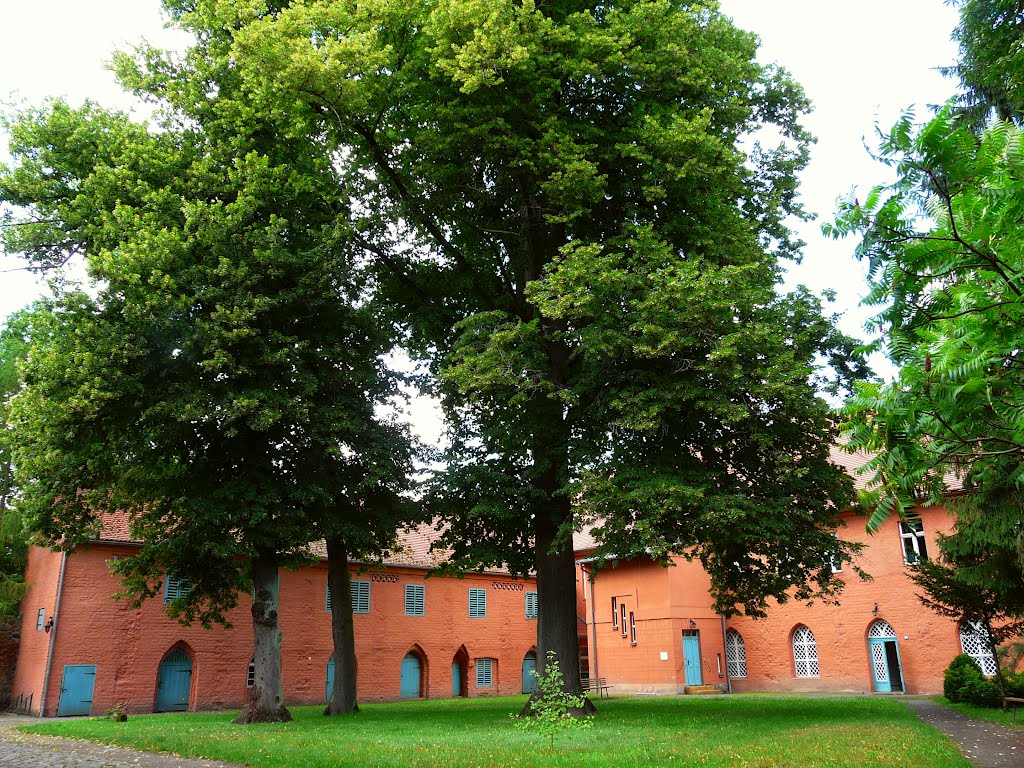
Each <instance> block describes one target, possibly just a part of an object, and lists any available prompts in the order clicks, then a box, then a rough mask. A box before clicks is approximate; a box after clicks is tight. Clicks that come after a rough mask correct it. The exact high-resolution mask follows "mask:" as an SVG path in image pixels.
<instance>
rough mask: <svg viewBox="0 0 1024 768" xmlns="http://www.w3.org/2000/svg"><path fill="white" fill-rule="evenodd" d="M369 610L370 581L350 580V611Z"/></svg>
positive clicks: (364, 611) (360, 611)
mask: <svg viewBox="0 0 1024 768" xmlns="http://www.w3.org/2000/svg"><path fill="white" fill-rule="evenodd" d="M369 612H370V582H368V581H353V582H352V613H369Z"/></svg>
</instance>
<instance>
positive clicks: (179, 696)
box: [156, 648, 192, 712]
mask: <svg viewBox="0 0 1024 768" xmlns="http://www.w3.org/2000/svg"><path fill="white" fill-rule="evenodd" d="M191 690H192V657H191V656H189V655H188V652H187V651H186V650H185V649H184V648H172V649H171V650H170V651H168V652H167V655H165V656H164V658H163V660H162V661H161V662H160V667H159V670H158V672H157V685H156V711H157V712H185V711H187V710H188V700H189V693H190V692H191Z"/></svg>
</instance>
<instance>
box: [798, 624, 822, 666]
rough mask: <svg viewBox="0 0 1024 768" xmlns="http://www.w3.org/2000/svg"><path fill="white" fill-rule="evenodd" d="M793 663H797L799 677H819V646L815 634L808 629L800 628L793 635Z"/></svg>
mask: <svg viewBox="0 0 1024 768" xmlns="http://www.w3.org/2000/svg"><path fill="white" fill-rule="evenodd" d="M793 661H794V662H796V676H797V677H818V676H819V675H820V674H821V670H820V668H819V667H818V644H817V642H815V640H814V633H813V632H811V630H810V629H808V628H807V627H799V628H797V630H796V632H794V633H793Z"/></svg>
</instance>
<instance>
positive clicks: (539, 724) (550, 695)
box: [512, 651, 594, 753]
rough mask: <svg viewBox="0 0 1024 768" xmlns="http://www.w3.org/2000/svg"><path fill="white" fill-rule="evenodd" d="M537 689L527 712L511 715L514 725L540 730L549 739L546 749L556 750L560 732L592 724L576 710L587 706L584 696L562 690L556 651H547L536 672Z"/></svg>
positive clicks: (587, 726) (591, 719)
mask: <svg viewBox="0 0 1024 768" xmlns="http://www.w3.org/2000/svg"><path fill="white" fill-rule="evenodd" d="M532 674H533V676H534V677H535V678H537V688H536V691H535V692H534V694H533V697H532V698H531V699H530V702H529V705H528V706H529V708H530V709H529V713H528V714H527V715H525V716H519V717H517V716H516V715H512V719H513V720H514V721H515V726H516V728H524V729H526V730H532V731H536V732H537V733H539V734H540V735H541V736H542V737H544V738H546V739H548V752H549V753H551V752H553V751H554V749H555V735H556V734H558V733H560V732H561V731H566V730H570V729H574V728H589V727H590V726H591V725H593V721H594V718H593V717H589V716H587V717H581V716H579V713H580V712H581V711H582V710H583V709H584V708H585V707H586V704H587V696H586V694H583V695H582V696H573V695H572V694H570V693H566V692H565V691H563V690H562V682H563V677H562V671H561V670H560V669H559V667H558V662H557V661H556V660H555V652H554V651H548V653H547V663H546V664H545V665H544V672H543V673H541V674H538V673H537V671H536V670H534V671H533V673H532Z"/></svg>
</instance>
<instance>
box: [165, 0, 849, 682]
mask: <svg viewBox="0 0 1024 768" xmlns="http://www.w3.org/2000/svg"><path fill="white" fill-rule="evenodd" d="M181 10H183V11H186V16H187V18H189V19H191V20H192V22H193V23H196V24H205V25H208V26H209V28H210V29H229V30H233V31H234V35H235V40H236V44H235V47H234V49H233V51H234V59H235V60H236V61H237V62H238V63H239V66H240V70H241V72H242V74H243V76H245V77H246V78H248V83H249V87H250V88H252V90H253V92H254V93H255V94H256V95H257V98H259V99H260V100H261V101H260V103H261V104H262V105H263V107H262V108H263V109H264V110H265V111H267V112H270V113H273V114H289V115H291V116H292V120H293V125H294V126H295V128H296V129H297V130H306V131H309V132H310V133H311V135H314V136H318V137H320V136H326V137H328V138H329V140H330V141H333V142H334V143H335V144H336V146H338V147H339V148H340V149H341V150H342V151H343V152H344V156H345V158H346V160H347V162H348V164H349V165H348V167H349V169H350V172H349V173H348V174H347V175H346V177H345V182H346V185H347V189H348V191H349V194H351V195H352V196H353V197H354V198H355V199H356V200H357V201H358V203H359V204H358V206H357V207H356V208H355V209H354V211H355V213H356V214H358V216H359V217H360V218H359V221H358V228H359V229H360V231H361V232H363V233H372V234H373V237H367V238H365V241H364V246H365V247H366V249H367V251H368V253H369V254H370V255H372V257H373V259H374V261H375V263H376V265H377V266H378V267H379V270H380V271H379V274H380V275H381V281H382V287H381V290H382V294H383V295H384V296H386V297H388V298H389V299H390V300H391V302H392V303H393V304H394V307H395V313H396V316H397V317H398V318H400V319H401V320H402V321H403V322H404V323H405V325H406V328H407V331H408V339H409V346H410V348H411V349H412V350H413V352H414V354H417V355H419V356H421V357H423V358H427V359H429V361H430V370H431V374H432V377H431V384H432V386H433V388H434V392H435V393H436V394H438V395H439V396H440V397H441V400H442V403H443V405H444V408H445V410H446V412H447V414H448V416H449V419H450V423H451V424H452V425H453V426H452V430H453V434H452V438H453V439H452V449H451V451H450V452H449V454H448V456H447V467H446V469H445V471H444V472H442V473H441V474H440V475H439V476H438V477H437V479H436V483H435V486H434V489H433V492H432V495H431V499H430V500H431V504H432V505H433V509H434V510H435V511H437V512H439V513H443V514H444V515H445V519H446V520H447V526H448V527H447V536H446V540H445V543H447V544H448V545H450V546H451V547H452V549H453V553H454V554H453V564H455V565H457V566H459V567H466V568H468V567H475V566H482V565H486V564H493V563H496V562H505V563H507V564H508V565H509V566H510V567H511V568H512V569H513V570H514V571H516V572H520V573H523V572H526V571H529V570H531V569H532V570H534V571H535V572H536V575H537V581H538V590H539V592H540V600H539V621H538V657H539V658H540V659H542V660H543V659H547V658H548V651H554V653H555V658H556V659H557V660H558V661H559V663H560V668H561V669H562V671H563V672H564V673H565V688H566V689H567V690H570V691H579V689H580V681H579V673H578V646H577V637H576V613H575V583H574V578H575V571H574V563H573V551H572V546H571V541H570V535H571V533H572V531H573V530H574V529H575V528H577V527H578V526H579V525H581V523H582V521H583V518H587V519H590V520H591V521H595V520H601V521H602V522H603V525H602V527H601V528H600V530H601V532H602V535H603V537H604V544H605V547H606V548H607V549H608V550H610V551H615V552H617V553H618V554H620V555H622V554H630V553H641V552H645V551H646V552H649V553H652V554H653V555H654V556H655V557H657V558H667V556H668V554H669V553H670V552H673V551H683V552H685V553H687V554H689V555H691V556H694V557H699V558H700V560H701V561H702V562H703V564H704V565H705V567H706V568H707V569H708V571H709V573H710V574H711V577H712V584H713V589H714V592H715V597H716V600H717V604H718V606H719V607H720V608H721V609H722V610H724V611H733V610H738V609H743V610H746V611H747V612H748V613H754V614H757V613H760V612H763V610H764V607H765V604H766V600H767V599H768V598H769V597H777V598H780V599H785V597H786V596H787V595H788V594H790V589H791V588H792V587H793V586H794V585H795V586H796V591H797V594H798V595H799V596H800V597H811V596H817V595H826V596H827V595H831V594H833V593H834V590H835V589H836V587H837V580H835V579H834V578H833V575H832V573H831V569H830V568H828V567H825V562H826V560H827V556H828V553H829V552H830V551H832V550H833V549H834V548H835V547H836V542H835V539H834V538H833V536H832V535H831V531H832V530H834V528H835V526H836V525H837V524H838V517H837V510H838V507H839V506H840V505H842V504H843V503H844V502H845V501H846V499H847V497H848V494H849V493H850V490H851V487H850V483H849V481H848V479H847V478H845V476H844V475H843V473H842V472H841V471H840V470H839V469H837V468H836V467H834V466H832V465H830V464H829V463H828V461H827V453H828V446H829V444H830V442H831V440H832V437H833V430H832V425H831V422H830V417H829V413H828V409H827V408H826V406H825V404H824V403H823V402H822V401H821V400H820V399H818V398H817V397H816V396H815V393H814V391H813V388H812V385H811V382H810V379H811V378H812V377H813V376H814V371H815V368H814V360H815V357H816V355H819V354H821V355H824V356H826V357H828V358H830V359H832V360H835V361H837V362H842V363H843V364H845V363H847V362H849V361H850V354H849V353H850V344H849V340H847V339H844V338H841V337H838V336H837V335H836V334H835V332H834V331H833V329H832V327H831V325H830V324H829V323H828V322H827V321H825V320H824V319H823V318H822V314H821V308H820V306H819V305H818V303H817V302H816V300H814V299H813V298H812V297H810V296H808V295H807V294H806V293H805V292H797V293H795V294H793V295H791V296H789V297H786V298H785V299H779V298H777V296H776V294H775V287H776V283H777V280H778V277H779V267H778V265H777V259H778V257H780V256H791V255H795V254H796V252H797V250H798V247H799V244H798V243H796V242H794V241H793V239H792V238H791V236H790V233H789V232H788V230H787V229H786V226H785V223H784V221H785V219H786V217H787V216H790V215H793V214H797V215H799V213H800V211H799V207H798V205H797V203H796V200H795V195H796V192H795V187H796V181H795V173H796V171H797V170H798V169H799V168H800V167H802V165H803V164H804V161H805V159H806V151H805V150H806V144H807V141H808V137H807V135H806V134H805V133H804V131H803V130H802V129H801V128H800V126H799V124H798V122H797V119H798V116H799V114H800V113H801V112H802V111H804V110H805V109H806V107H807V103H806V101H805V99H804V97H803V95H802V93H801V91H800V89H799V88H798V87H797V86H796V85H795V84H794V83H793V82H792V81H791V80H790V79H789V77H788V76H787V75H786V74H785V73H784V72H782V71H780V70H778V69H776V68H774V67H766V66H762V65H760V64H758V63H756V62H755V60H754V55H755V51H756V39H755V37H754V36H753V35H751V34H749V33H746V32H742V31H740V30H738V29H736V28H735V27H734V26H733V25H732V23H731V22H730V20H729V19H728V18H726V17H724V16H722V15H721V14H720V13H719V11H718V9H717V6H716V5H715V3H713V2H697V3H688V4H681V3H673V2H668V1H667V0H628V1H627V2H624V3H614V4H603V3H586V2H580V1H579V0H556V1H555V2H551V3H543V4H537V3H534V2H530V1H529V0H528V1H527V2H512V0H486V1H485V2H480V0H444V1H443V2H438V3H422V2H416V1H415V0H373V1H372V2H368V3H366V2H360V3H356V2H352V1H351V0H343V1H342V2H337V1H336V0H331V1H330V2H327V0H311V1H310V2H304V3H296V4H288V5H287V6H286V7H282V8H277V7H274V8H268V7H267V6H266V5H262V4H261V5H259V6H258V7H257V6H254V5H251V4H247V5H244V6H239V5H237V4H227V3H218V2H214V0H194V2H190V3H188V4H187V7H186V5H185V4H181ZM762 128H765V129H770V130H769V131H767V133H769V134H770V133H771V132H772V131H774V132H775V135H777V136H779V141H780V143H779V146H777V147H773V148H765V147H761V146H760V145H751V146H752V149H751V150H750V152H749V153H744V151H742V150H741V149H740V140H741V138H743V137H747V136H748V135H749V134H751V133H752V132H754V131H757V130H759V129H762ZM389 239H390V243H389V242H388V240H389ZM845 547H846V545H840V548H841V550H842V551H841V552H840V553H839V555H840V556H841V557H848V556H849V552H848V550H846V549H845Z"/></svg>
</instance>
